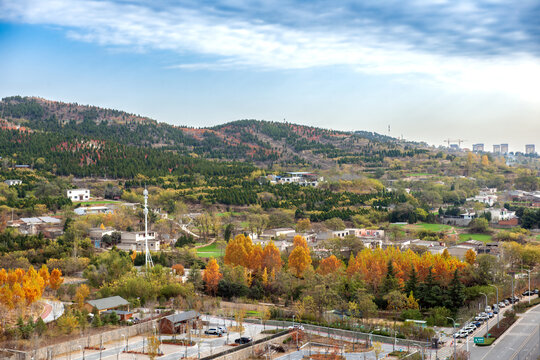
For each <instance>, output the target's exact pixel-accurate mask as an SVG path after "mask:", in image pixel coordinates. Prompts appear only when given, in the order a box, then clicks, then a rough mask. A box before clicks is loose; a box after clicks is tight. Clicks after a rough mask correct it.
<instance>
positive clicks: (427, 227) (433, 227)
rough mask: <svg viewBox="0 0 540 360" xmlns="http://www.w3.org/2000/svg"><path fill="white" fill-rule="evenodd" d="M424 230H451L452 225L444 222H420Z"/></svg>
mask: <svg viewBox="0 0 540 360" xmlns="http://www.w3.org/2000/svg"><path fill="white" fill-rule="evenodd" d="M418 225H420V226H421V227H422V229H424V230H431V231H436V232H439V231H446V230H450V229H451V228H452V227H451V226H450V225H444V224H427V223H419V224H418Z"/></svg>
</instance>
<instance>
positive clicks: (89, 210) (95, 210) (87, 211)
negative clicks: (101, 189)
mask: <svg viewBox="0 0 540 360" xmlns="http://www.w3.org/2000/svg"><path fill="white" fill-rule="evenodd" d="M73 212H74V213H75V214H77V215H91V214H112V212H113V211H112V210H111V209H109V208H108V207H106V206H90V207H78V208H76V209H75V210H73Z"/></svg>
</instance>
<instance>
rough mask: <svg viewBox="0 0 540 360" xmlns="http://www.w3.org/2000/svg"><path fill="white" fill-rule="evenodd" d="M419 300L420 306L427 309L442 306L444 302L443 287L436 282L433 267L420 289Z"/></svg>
mask: <svg viewBox="0 0 540 360" xmlns="http://www.w3.org/2000/svg"><path fill="white" fill-rule="evenodd" d="M418 300H419V303H420V305H421V306H422V307H426V308H433V307H436V306H440V305H441V301H442V300H443V292H442V289H441V286H440V285H439V283H438V282H437V281H436V280H435V277H434V276H433V272H432V268H431V267H430V268H429V273H428V276H427V277H426V280H425V281H424V282H423V283H422V284H420V286H419V287H418Z"/></svg>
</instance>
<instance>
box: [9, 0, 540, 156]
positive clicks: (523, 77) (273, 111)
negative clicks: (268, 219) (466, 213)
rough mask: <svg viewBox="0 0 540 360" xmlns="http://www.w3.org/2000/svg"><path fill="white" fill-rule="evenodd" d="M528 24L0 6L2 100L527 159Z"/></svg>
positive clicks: (343, 10)
mask: <svg viewBox="0 0 540 360" xmlns="http://www.w3.org/2000/svg"><path fill="white" fill-rule="evenodd" d="M538 18H540V6H539V5H538V3H537V2H535V1H521V2H517V3H516V2H493V1H488V0H482V1H464V0H457V1H446V0H436V1H431V2H430V1H416V0H414V1H410V2H399V1H389V2H376V1H366V2H350V1H335V2H325V1H312V2H302V1H298V0H297V1H294V0H278V1H275V2H271V3H267V2H248V1H242V0H219V1H208V0H202V1H197V2H194V1H192V0H182V1H175V2H171V1H167V0H158V1H155V2H152V3H148V2H144V1H140V0H131V1H123V0H118V1H112V0H111V1H90V0H69V1H68V0H56V1H45V2H43V1H37V0H0V48H1V49H2V54H3V56H2V57H0V78H1V79H2V81H0V96H2V97H5V96H11V95H23V96H40V97H44V98H46V99H51V100H59V101H65V102H78V103H82V104H90V105H96V106H102V107H108V108H114V109H119V110H124V111H127V112H132V113H137V114H141V115H144V116H149V117H151V118H154V119H156V120H158V121H163V122H167V123H170V124H175V125H187V126H195V127H205V126H213V125H217V124H221V123H225V122H229V121H233V120H238V119H245V118H254V119H261V120H272V121H282V120H283V119H284V118H285V119H286V120H287V121H289V122H292V123H299V124H305V125H311V126H318V127H325V128H333V129H336V130H349V131H352V130H366V131H375V132H378V133H381V134H388V130H387V129H388V125H390V126H391V133H390V135H391V136H394V137H401V136H402V135H403V137H404V138H405V139H409V140H415V141H425V142H427V143H429V144H432V145H437V146H438V145H444V141H445V139H448V138H451V139H464V140H466V141H465V142H464V143H463V144H462V147H467V148H470V149H472V145H473V144H475V143H484V144H485V149H486V150H488V151H489V150H491V148H492V145H493V144H501V143H508V144H509V150H510V151H512V152H515V151H520V152H525V145H526V144H535V141H537V138H538V134H540V97H539V96H538V95H537V94H539V93H540V35H539V34H540V25H539V23H538ZM536 145H540V143H539V144H536Z"/></svg>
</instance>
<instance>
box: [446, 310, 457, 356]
mask: <svg viewBox="0 0 540 360" xmlns="http://www.w3.org/2000/svg"><path fill="white" fill-rule="evenodd" d="M446 318H447V319H450V320H452V323H453V324H454V360H456V356H457V349H456V346H457V345H456V343H457V337H456V333H457V332H456V321H455V320H454V319H452V318H451V317H448V316H447V317H446Z"/></svg>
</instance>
